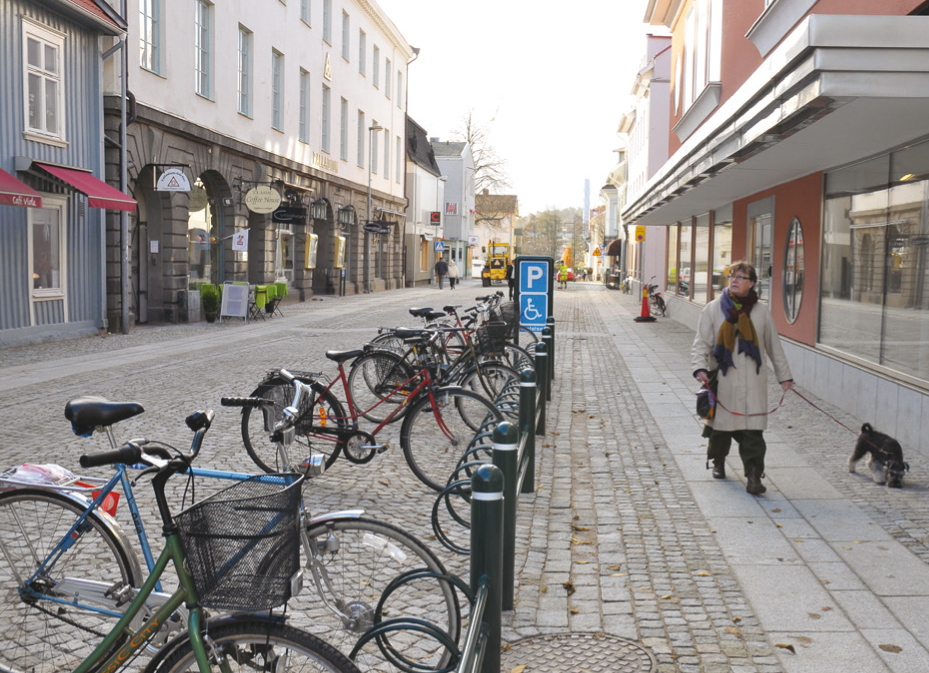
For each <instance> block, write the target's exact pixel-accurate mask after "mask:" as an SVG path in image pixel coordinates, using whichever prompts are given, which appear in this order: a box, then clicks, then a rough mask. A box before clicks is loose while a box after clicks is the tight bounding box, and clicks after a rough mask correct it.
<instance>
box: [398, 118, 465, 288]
mask: <svg viewBox="0 0 929 673" xmlns="http://www.w3.org/2000/svg"><path fill="white" fill-rule="evenodd" d="M406 129H407V138H406V153H407V154H406V155H407V161H406V197H407V203H408V205H407V210H406V242H405V245H406V283H407V286H413V285H428V284H429V283H431V282H432V279H433V277H434V275H435V274H434V273H433V268H434V267H435V263H436V259H437V252H436V242H437V241H442V240H443V239H445V228H444V226H443V221H444V218H443V215H442V210H443V205H444V203H445V186H446V184H447V180H448V178H447V177H446V176H444V175H442V171H441V169H440V168H439V165H438V164H437V163H436V159H435V153H434V152H433V151H432V145H431V144H430V143H429V140H428V138H427V136H426V131H425V130H424V129H423V128H422V127H421V126H420V125H419V124H417V123H416V122H415V121H413V120H412V119H410V118H409V117H408V118H407V126H406ZM462 271H463V270H462Z"/></svg>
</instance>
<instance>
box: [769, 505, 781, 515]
mask: <svg viewBox="0 0 929 673" xmlns="http://www.w3.org/2000/svg"><path fill="white" fill-rule="evenodd" d="M771 511H772V512H774V513H775V514H780V513H781V508H780V507H775V508H774V509H772V510H771Z"/></svg>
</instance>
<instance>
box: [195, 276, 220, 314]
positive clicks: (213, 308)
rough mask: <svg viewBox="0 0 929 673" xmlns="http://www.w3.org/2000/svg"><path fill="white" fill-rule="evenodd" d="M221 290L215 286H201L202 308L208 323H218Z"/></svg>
mask: <svg viewBox="0 0 929 673" xmlns="http://www.w3.org/2000/svg"><path fill="white" fill-rule="evenodd" d="M220 299H221V296H220V290H219V288H218V287H216V286H215V285H210V284H209V283H204V284H203V285H201V286H200V306H202V307H203V315H204V316H206V321H207V322H216V316H218V315H219V302H220Z"/></svg>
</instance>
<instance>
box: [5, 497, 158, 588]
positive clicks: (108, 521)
mask: <svg viewBox="0 0 929 673" xmlns="http://www.w3.org/2000/svg"><path fill="white" fill-rule="evenodd" d="M47 491H54V492H55V493H58V494H59V495H62V496H64V497H65V498H67V499H68V500H70V501H72V502H73V503H74V504H75V505H77V506H78V507H80V508H81V509H87V506H88V505H89V504H90V503H91V502H92V500H90V499H89V498H87V497H85V496H83V495H80V494H79V493H73V492H71V491H64V490H59V489H57V488H18V489H16V492H17V493H42V492H47ZM93 515H94V516H96V517H97V518H98V519H99V520H100V523H102V524H103V525H104V526H106V528H107V530H108V531H109V532H110V533H112V534H113V537H115V538H116V541H117V542H118V543H119V544H120V546H121V547H122V548H123V551H124V552H125V554H126V558H127V559H129V563H130V564H131V566H132V567H131V568H130V569H129V571H130V572H131V573H132V574H133V576H134V577H138V578H140V579H142V578H143V577H145V575H143V574H142V565H141V564H140V563H139V559H138V557H137V556H136V553H135V549H133V547H132V544H131V543H130V541H129V536H128V535H126V533H125V531H123V527H122V526H120V525H119V522H118V521H117V520H116V519H115V518H114V517H113V516H111V515H110V514H109V513H107V512H104V511H103V510H102V509H99V508H97V509H96V510H94V512H93Z"/></svg>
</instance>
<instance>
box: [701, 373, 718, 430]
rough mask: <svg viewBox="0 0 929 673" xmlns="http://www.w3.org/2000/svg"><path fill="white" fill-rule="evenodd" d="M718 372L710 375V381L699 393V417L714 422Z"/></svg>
mask: <svg viewBox="0 0 929 673" xmlns="http://www.w3.org/2000/svg"><path fill="white" fill-rule="evenodd" d="M717 373H718V370H715V371H712V372H710V373H709V377H710V380H709V381H708V382H707V383H706V384H705V385H703V386H701V388H700V390H698V391H697V415H698V416H699V417H700V418H706V419H707V420H712V419H713V418H714V417H715V416H716V389H717V387H718V385H717V380H716V375H717Z"/></svg>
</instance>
